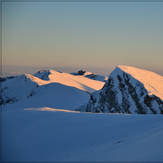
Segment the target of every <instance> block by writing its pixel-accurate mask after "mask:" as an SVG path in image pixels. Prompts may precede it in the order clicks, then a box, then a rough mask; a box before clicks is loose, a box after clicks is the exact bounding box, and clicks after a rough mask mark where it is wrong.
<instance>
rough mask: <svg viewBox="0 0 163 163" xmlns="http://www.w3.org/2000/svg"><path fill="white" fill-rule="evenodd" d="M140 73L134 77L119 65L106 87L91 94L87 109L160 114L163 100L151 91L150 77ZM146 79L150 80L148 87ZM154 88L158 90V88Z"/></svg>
mask: <svg viewBox="0 0 163 163" xmlns="http://www.w3.org/2000/svg"><path fill="white" fill-rule="evenodd" d="M123 67H124V66H123ZM130 69H132V68H130ZM134 70H135V68H134ZM139 70H140V69H139ZM131 72H133V71H131ZM147 72H148V71H147ZM147 72H146V73H147ZM140 73H141V71H139V72H137V74H136V76H137V77H133V75H132V73H131V74H129V73H127V72H125V71H124V70H123V68H121V67H117V68H116V69H115V70H114V71H113V72H112V74H111V75H110V77H109V79H108V80H107V81H106V83H105V85H104V87H103V88H102V89H101V90H100V91H97V92H94V93H93V94H92V95H91V97H90V100H89V102H88V104H87V108H86V111H87V112H103V113H126V114H160V113H161V110H163V100H162V99H161V98H160V97H158V96H156V95H155V94H152V92H150V91H149V89H148V87H149V86H151V85H150V81H148V78H149V77H148V78H147V77H146V76H145V77H144V78H142V77H141V78H140V77H139V74H140ZM143 73H144V70H143ZM155 75H157V74H155ZM136 78H137V79H136ZM138 79H140V80H138ZM146 79H147V81H148V82H149V83H148V87H147V85H146V87H145V84H144V83H142V82H141V81H145V80H146ZM160 79H163V77H162V78H161V76H160ZM147 81H145V82H147ZM162 81H163V80H162ZM157 84H160V81H158V83H156V85H157ZM162 86H163V85H162ZM152 87H153V85H152ZM153 88H154V87H153ZM154 89H155V90H157V88H154ZM157 95H158V94H157ZM160 96H161V95H160ZM161 97H162V96H161Z"/></svg>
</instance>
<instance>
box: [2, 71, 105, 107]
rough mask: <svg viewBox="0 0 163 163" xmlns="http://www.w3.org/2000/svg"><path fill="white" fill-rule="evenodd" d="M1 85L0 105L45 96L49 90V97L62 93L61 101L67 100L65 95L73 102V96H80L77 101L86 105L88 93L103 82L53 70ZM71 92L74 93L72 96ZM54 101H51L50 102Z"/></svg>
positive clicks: (25, 75)
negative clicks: (71, 98)
mask: <svg viewBox="0 0 163 163" xmlns="http://www.w3.org/2000/svg"><path fill="white" fill-rule="evenodd" d="M1 83H2V90H1V94H2V96H1V97H0V104H1V105H3V104H8V103H9V104H11V103H15V102H17V101H19V100H21V99H26V98H31V97H33V96H38V97H40V96H43V95H45V94H47V93H46V92H48V94H49V92H51V91H50V90H53V93H52V94H51V95H52V96H51V97H53V95H54V94H56V96H57V94H59V92H62V93H63V95H62V97H64V98H63V99H62V98H61V97H60V98H61V99H62V101H64V100H65V99H69V98H67V97H65V96H64V94H65V95H66V96H71V97H74V102H75V101H76V98H75V96H77V97H81V96H82V98H79V99H80V100H81V101H82V99H83V100H84V103H87V101H88V100H89V97H88V96H89V95H88V93H92V92H94V91H96V90H99V89H101V88H102V87H103V85H104V82H100V81H94V80H91V79H87V78H85V77H83V76H74V75H70V74H68V73H61V72H58V71H54V70H46V71H39V72H37V73H36V74H35V75H34V76H32V75H30V74H24V75H20V76H18V77H15V78H12V79H10V80H6V81H3V82H1ZM57 84H60V85H57ZM65 86H67V87H69V89H67V87H65ZM58 88H60V90H58ZM74 88H76V90H77V91H74ZM67 91H68V92H67ZM72 92H74V93H73V95H72ZM81 92H84V93H81ZM86 92H88V93H86ZM83 94H84V95H85V97H86V98H85V97H84V95H83ZM80 95H81V96H80ZM51 97H49V99H51V100H52V98H51ZM45 98H46V97H45ZM55 99H57V98H55ZM79 99H78V100H79ZM86 99H87V101H86ZM54 101H55V100H52V102H54ZM60 102H61V101H60ZM71 102H72V101H71ZM57 103H58V102H57ZM61 103H62V102H61ZM81 104H83V103H81ZM47 105H48V103H47ZM44 106H46V105H44Z"/></svg>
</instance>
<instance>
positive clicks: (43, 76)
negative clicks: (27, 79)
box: [33, 70, 51, 80]
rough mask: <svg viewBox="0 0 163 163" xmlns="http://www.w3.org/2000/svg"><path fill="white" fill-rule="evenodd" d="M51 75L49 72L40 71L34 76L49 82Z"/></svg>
mask: <svg viewBox="0 0 163 163" xmlns="http://www.w3.org/2000/svg"><path fill="white" fill-rule="evenodd" d="M49 74H51V73H50V71H49V70H40V71H38V72H37V73H36V74H34V75H33V76H35V77H38V78H40V79H42V80H49Z"/></svg>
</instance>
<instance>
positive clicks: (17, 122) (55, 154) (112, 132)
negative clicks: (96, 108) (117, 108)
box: [2, 107, 163, 161]
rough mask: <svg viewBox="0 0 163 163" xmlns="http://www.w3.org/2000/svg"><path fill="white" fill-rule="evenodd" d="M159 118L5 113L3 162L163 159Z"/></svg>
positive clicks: (56, 111)
mask: <svg viewBox="0 0 163 163" xmlns="http://www.w3.org/2000/svg"><path fill="white" fill-rule="evenodd" d="M162 124H163V117H162V115H125V114H102V113H96V114H95V113H81V112H75V111H70V110H64V109H55V108H49V107H42V108H28V109H27V108H26V109H23V108H22V109H16V108H13V107H11V108H10V109H5V110H4V111H3V126H2V127H3V128H2V129H3V130H2V131H3V132H2V138H3V141H2V145H3V146H2V149H3V151H2V155H3V161H163V155H162V153H163V141H162V137H163V125H162Z"/></svg>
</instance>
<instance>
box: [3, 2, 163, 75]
mask: <svg viewBox="0 0 163 163" xmlns="http://www.w3.org/2000/svg"><path fill="white" fill-rule="evenodd" d="M162 15H163V3H161V2H150V3H145V2H134V3H132V2H116V3H113V2H102V3H101V2H76V3H75V2H2V65H3V67H2V73H3V75H9V74H13V75H14V74H15V75H16V74H21V73H35V72H37V71H38V70H39V69H55V70H56V69H59V70H60V71H64V72H72V71H77V70H80V69H84V70H87V71H92V72H95V73H99V74H102V75H109V74H110V72H111V71H112V70H114V68H115V67H116V66H118V65H127V66H133V67H137V68H142V69H146V70H151V71H154V72H156V73H159V74H161V75H163V72H162V71H163V66H162V61H163V46H162V43H163V30H162V29H163V19H162ZM20 66H21V67H20Z"/></svg>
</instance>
